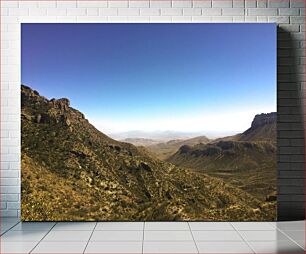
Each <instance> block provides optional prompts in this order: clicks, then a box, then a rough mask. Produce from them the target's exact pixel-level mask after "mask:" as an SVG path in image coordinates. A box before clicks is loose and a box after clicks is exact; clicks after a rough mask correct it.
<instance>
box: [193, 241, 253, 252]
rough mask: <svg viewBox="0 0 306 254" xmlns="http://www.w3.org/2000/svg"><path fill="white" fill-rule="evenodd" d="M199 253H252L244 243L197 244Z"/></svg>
mask: <svg viewBox="0 0 306 254" xmlns="http://www.w3.org/2000/svg"><path fill="white" fill-rule="evenodd" d="M197 246H198V249H199V252H200V253H253V251H252V249H251V248H250V247H249V246H248V245H247V244H246V243H245V242H244V241H241V242H197Z"/></svg>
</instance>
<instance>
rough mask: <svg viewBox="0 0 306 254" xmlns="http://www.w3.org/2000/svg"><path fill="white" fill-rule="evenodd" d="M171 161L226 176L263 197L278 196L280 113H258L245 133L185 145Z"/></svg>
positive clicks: (238, 185)
mask: <svg viewBox="0 0 306 254" xmlns="http://www.w3.org/2000/svg"><path fill="white" fill-rule="evenodd" d="M167 161H168V162H171V163H173V164H175V165H177V166H181V167H188V168H193V169H195V170H197V171H199V172H204V173H207V174H209V175H210V176H214V177H218V178H220V179H223V180H225V181H226V182H227V183H231V184H232V185H234V186H236V187H239V188H241V189H242V190H245V191H247V192H248V193H250V194H252V195H254V196H256V197H257V198H259V199H260V200H265V199H266V198H267V196H271V195H273V196H274V198H275V192H276V113H270V114H260V115H256V116H255V118H254V120H253V122H252V125H251V127H250V128H249V129H248V130H247V131H245V132H243V133H241V134H237V135H235V136H231V137H225V138H220V139H217V140H214V141H212V142H211V143H209V144H198V145H195V146H182V147H181V148H180V149H179V150H178V151H177V152H176V153H175V154H173V155H172V156H170V157H169V158H168V159H167ZM270 198H271V197H269V199H270Z"/></svg>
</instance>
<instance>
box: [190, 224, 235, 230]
mask: <svg viewBox="0 0 306 254" xmlns="http://www.w3.org/2000/svg"><path fill="white" fill-rule="evenodd" d="M189 225H190V228H191V230H220V231H222V230H224V231H228V230H235V229H234V228H233V227H232V225H231V224H230V223H229V222H189Z"/></svg>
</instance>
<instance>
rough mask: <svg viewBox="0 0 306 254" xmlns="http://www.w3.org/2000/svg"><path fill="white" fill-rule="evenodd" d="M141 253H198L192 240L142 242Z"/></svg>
mask: <svg viewBox="0 0 306 254" xmlns="http://www.w3.org/2000/svg"><path fill="white" fill-rule="evenodd" d="M143 253H150V254H152V253H172V254H173V253H175V254H178V253H189V254H192V253H198V251H197V248H196V245H195V243H194V242H191V241H190V242H144V245H143Z"/></svg>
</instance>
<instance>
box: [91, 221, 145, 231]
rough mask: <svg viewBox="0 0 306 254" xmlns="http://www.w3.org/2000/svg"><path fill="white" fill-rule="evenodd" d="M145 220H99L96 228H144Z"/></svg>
mask: <svg viewBox="0 0 306 254" xmlns="http://www.w3.org/2000/svg"><path fill="white" fill-rule="evenodd" d="M143 226H144V222H98V224H97V226H96V228H95V230H118V231H120V230H143Z"/></svg>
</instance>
